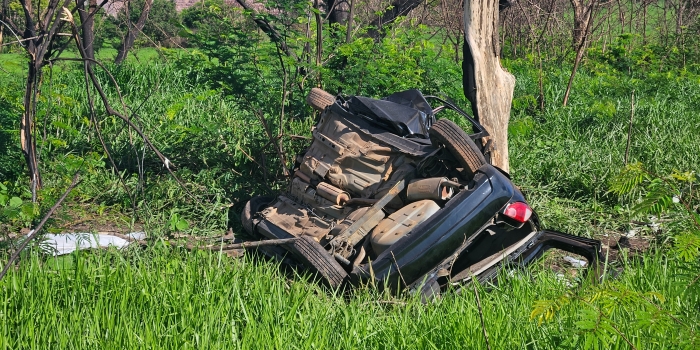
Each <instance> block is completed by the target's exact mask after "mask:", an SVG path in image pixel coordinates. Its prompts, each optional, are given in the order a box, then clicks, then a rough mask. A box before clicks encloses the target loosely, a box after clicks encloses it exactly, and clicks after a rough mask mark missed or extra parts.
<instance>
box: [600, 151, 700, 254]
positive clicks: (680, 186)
mask: <svg viewBox="0 0 700 350" xmlns="http://www.w3.org/2000/svg"><path fill="white" fill-rule="evenodd" d="M697 187H698V183H697V177H696V175H695V172H694V171H690V172H681V171H678V170H674V171H673V172H671V174H669V175H666V176H660V175H657V174H654V173H652V172H650V171H649V170H647V169H645V168H644V165H643V164H642V163H638V162H637V163H632V164H629V165H627V166H626V167H625V168H624V169H623V170H622V171H621V172H620V174H619V175H618V176H617V177H615V178H614V179H613V180H612V182H611V184H610V191H611V192H613V193H615V194H618V195H620V196H637V198H638V199H637V201H636V204H635V205H634V206H633V207H632V212H633V213H634V214H637V215H653V216H656V217H660V216H661V215H666V216H669V217H670V219H671V221H670V224H669V227H668V232H667V233H666V235H667V236H668V238H670V239H671V240H672V241H673V242H674V243H675V244H674V245H673V251H674V252H675V253H676V254H677V256H678V257H679V258H681V259H682V260H683V261H685V262H692V261H695V260H697V259H698V258H699V257H700V214H698V208H699V207H700V205H699V203H698V202H699V201H698V194H697V189H696V188H697Z"/></svg>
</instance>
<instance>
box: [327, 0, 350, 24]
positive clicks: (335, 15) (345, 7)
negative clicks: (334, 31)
mask: <svg viewBox="0 0 700 350" xmlns="http://www.w3.org/2000/svg"><path fill="white" fill-rule="evenodd" d="M326 5H327V6H328V11H330V12H329V13H328V23H330V24H333V23H338V24H342V25H345V24H346V23H347V22H348V18H350V0H329V1H327V2H326Z"/></svg>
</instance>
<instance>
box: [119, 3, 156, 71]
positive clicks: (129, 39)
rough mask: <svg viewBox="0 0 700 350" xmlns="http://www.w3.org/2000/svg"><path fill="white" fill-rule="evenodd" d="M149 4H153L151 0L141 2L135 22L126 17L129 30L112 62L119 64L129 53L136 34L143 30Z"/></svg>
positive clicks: (148, 11) (149, 7)
mask: <svg viewBox="0 0 700 350" xmlns="http://www.w3.org/2000/svg"><path fill="white" fill-rule="evenodd" d="M151 5H153V0H146V1H145V2H144V3H143V9H141V15H139V19H138V21H136V24H132V23H131V20H129V18H128V17H127V24H128V26H129V31H128V32H127V33H126V36H125V37H124V40H123V41H122V46H121V48H119V52H118V53H117V58H115V59H114V63H116V64H121V63H122V62H123V61H124V60H125V59H126V56H127V55H128V54H129V50H131V48H132V47H134V41H136V35H137V34H138V33H139V32H141V30H143V26H144V25H146V20H148V14H149V13H150V12H151Z"/></svg>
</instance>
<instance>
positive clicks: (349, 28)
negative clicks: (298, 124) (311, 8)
mask: <svg viewBox="0 0 700 350" xmlns="http://www.w3.org/2000/svg"><path fill="white" fill-rule="evenodd" d="M354 12H355V0H350V13H349V14H348V23H347V31H346V33H345V43H346V44H349V43H350V41H351V40H352V21H353V19H354V17H355V13H354ZM0 42H2V37H0Z"/></svg>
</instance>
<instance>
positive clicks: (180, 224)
mask: <svg viewBox="0 0 700 350" xmlns="http://www.w3.org/2000/svg"><path fill="white" fill-rule="evenodd" d="M175 227H176V228H177V229H178V231H183V230H187V229H188V228H189V227H190V224H189V223H188V222H187V220H185V219H180V220H178V221H177V223H176V224H175Z"/></svg>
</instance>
